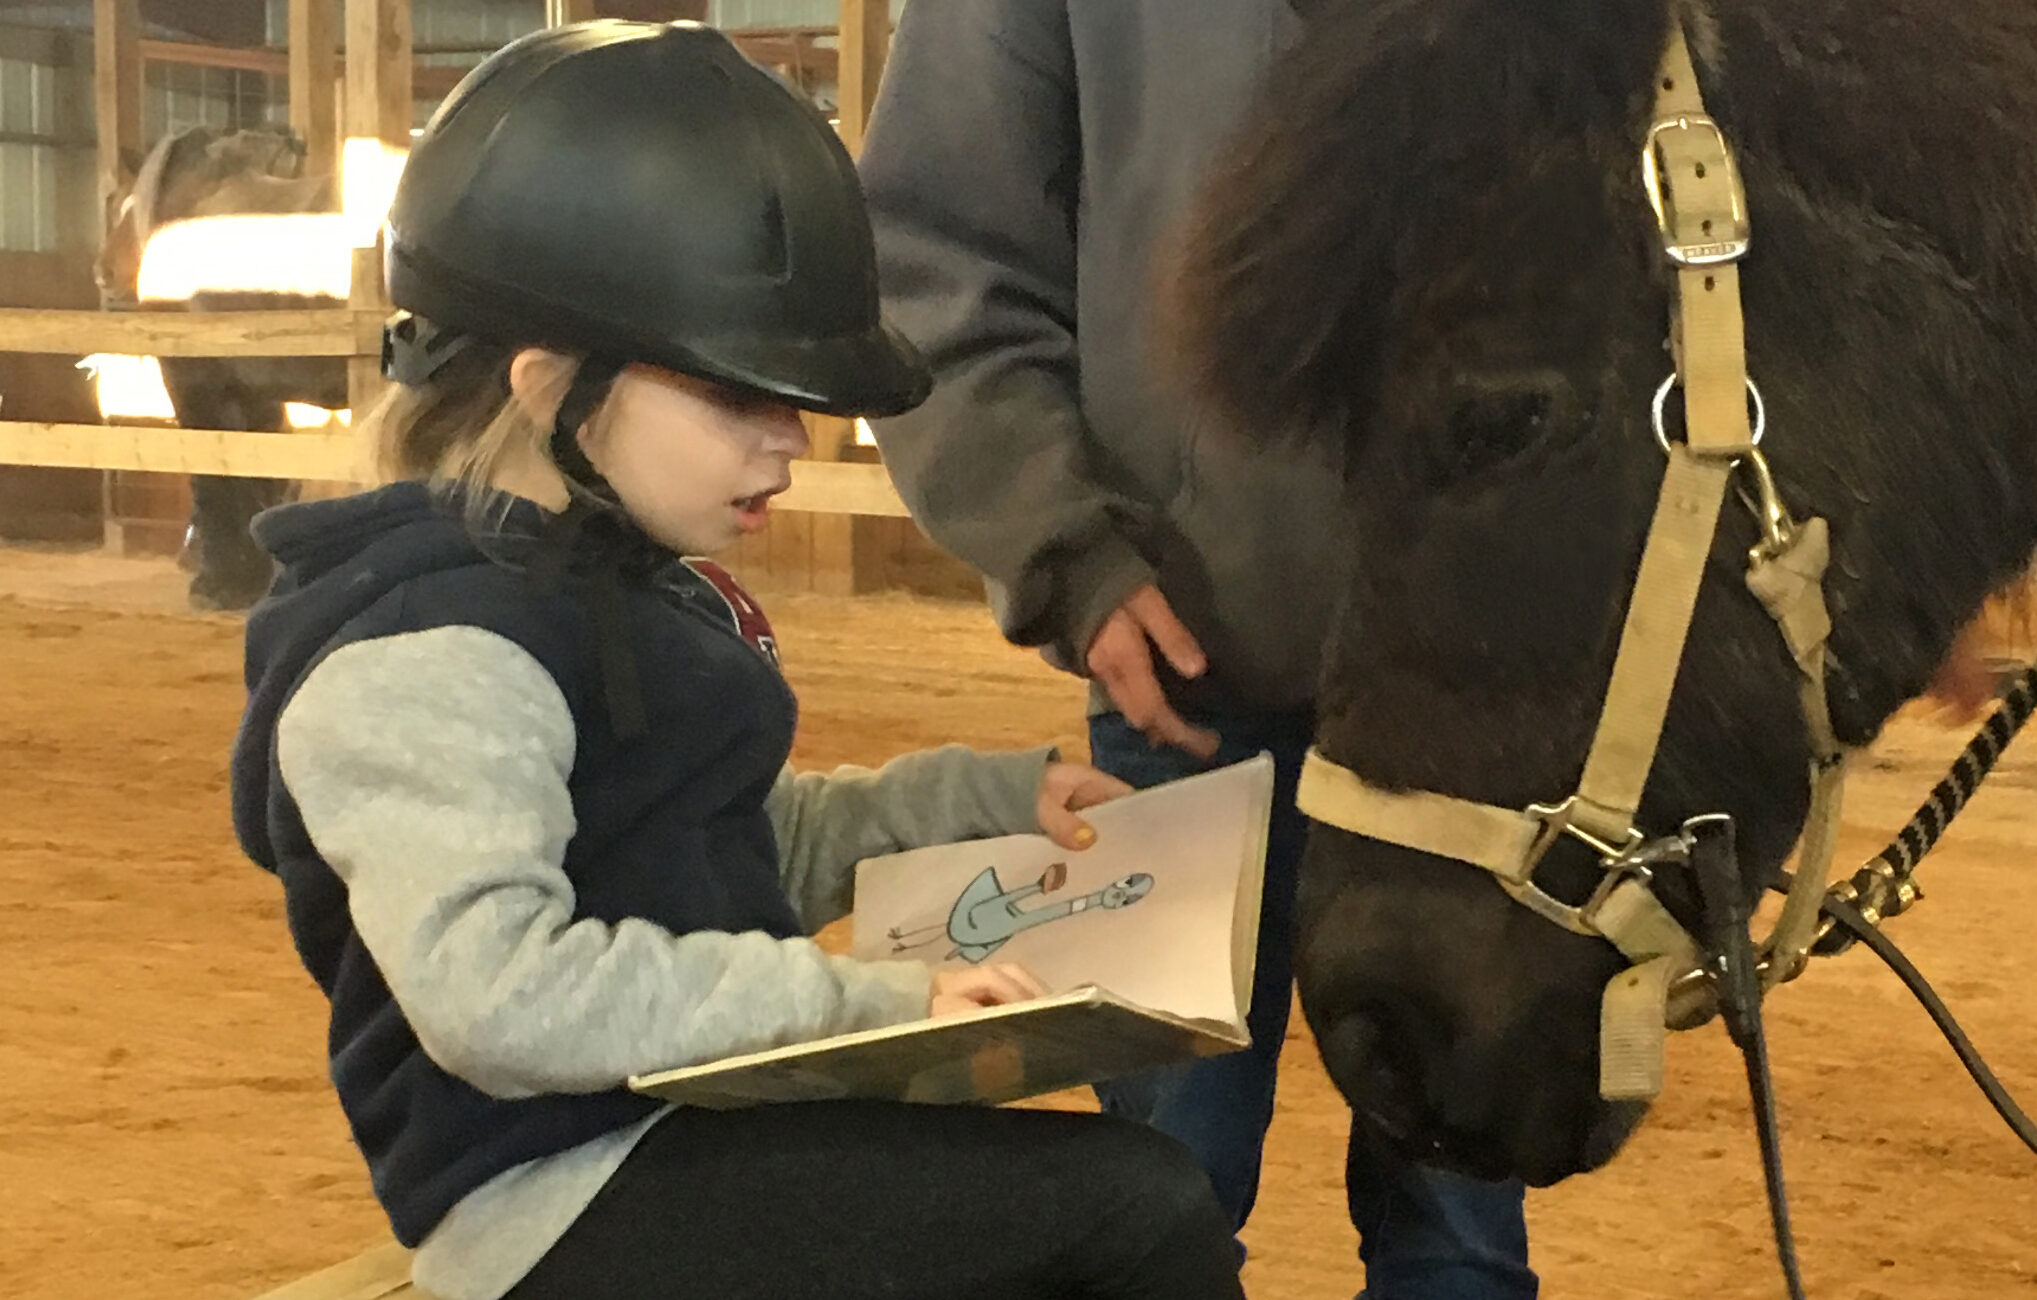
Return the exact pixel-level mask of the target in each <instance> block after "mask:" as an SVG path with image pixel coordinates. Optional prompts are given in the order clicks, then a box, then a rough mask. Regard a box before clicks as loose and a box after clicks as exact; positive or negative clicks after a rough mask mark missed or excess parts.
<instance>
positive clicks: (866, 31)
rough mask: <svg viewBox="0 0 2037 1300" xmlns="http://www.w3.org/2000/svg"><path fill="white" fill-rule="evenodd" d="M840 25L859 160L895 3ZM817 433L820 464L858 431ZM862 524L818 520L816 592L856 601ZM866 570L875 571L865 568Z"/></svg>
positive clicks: (852, 142) (844, 12)
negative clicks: (852, 598) (854, 597)
mask: <svg viewBox="0 0 2037 1300" xmlns="http://www.w3.org/2000/svg"><path fill="white" fill-rule="evenodd" d="M927 2H928V3H942V2H943V0H927ZM945 2H947V3H952V2H953V0H945ZM839 23H840V26H839V28H838V33H839V35H838V40H837V42H836V69H837V71H836V103H837V105H838V111H839V112H840V115H841V134H842V142H843V143H844V144H846V145H847V146H848V147H849V152H850V153H852V154H854V153H860V152H861V151H862V148H863V137H864V135H865V134H866V132H867V130H868V128H869V124H870V108H871V105H873V104H875V103H876V102H877V82H878V80H879V78H881V77H882V76H883V73H884V56H885V55H886V54H887V53H889V52H890V46H891V0H841V11H840V19H839ZM812 429H813V435H814V437H813V452H812V458H813V459H814V460H828V461H835V460H840V459H842V453H843V450H844V449H845V448H847V447H850V446H853V445H854V443H855V440H856V437H855V425H854V423H853V422H852V421H849V420H840V419H831V418H828V417H825V416H817V417H815V419H814V420H813V423H812ZM861 523H862V521H860V520H858V519H857V518H856V517H855V516H854V515H815V516H813V523H812V532H813V538H812V546H813V590H815V591H817V592H820V593H822V594H824V595H831V596H853V595H855V594H856V592H857V591H858V590H859V583H858V581H857V569H858V565H857V551H858V549H859V548H861V547H865V546H868V545H871V544H874V543H875V541H876V539H875V538H874V537H872V536H870V535H869V534H868V530H867V529H865V528H863V527H861V526H860V525H861ZM862 567H863V568H865V569H867V568H868V567H869V566H868V564H867V563H865V564H864V565H863V566H862Z"/></svg>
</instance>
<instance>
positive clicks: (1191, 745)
mask: <svg viewBox="0 0 2037 1300" xmlns="http://www.w3.org/2000/svg"><path fill="white" fill-rule="evenodd" d="M1156 646H1157V647H1158V648H1159V651H1160V653H1161V654H1163V655H1165V656H1167V662H1168V663H1169V664H1171V665H1172V666H1173V668H1174V671H1175V672H1177V673H1179V674H1180V675H1181V676H1183V677H1200V676H1201V675H1202V674H1203V672H1204V670H1205V669H1207V668H1208V667H1209V660H1208V659H1207V658H1206V657H1205V656H1204V655H1203V652H1202V647H1201V646H1200V645H1198V644H1197V643H1196V640H1195V636H1194V634H1193V633H1191V632H1190V631H1189V630H1188V629H1187V628H1186V627H1184V626H1183V625H1182V622H1181V620H1180V619H1178V618H1176V617H1175V616H1174V608H1173V606H1171V605H1169V604H1168V603H1167V597H1165V596H1163V595H1161V594H1160V589H1159V588H1158V587H1156V586H1154V585H1153V584H1151V583H1147V584H1146V585H1145V586H1143V587H1140V588H1139V589H1138V590H1137V591H1134V592H1133V593H1132V594H1131V595H1130V596H1128V597H1126V598H1125V603H1124V604H1122V605H1120V606H1118V607H1117V608H1116V609H1115V610H1113V611H1112V612H1111V616H1110V617H1109V618H1107V619H1105V620H1104V622H1103V626H1102V627H1100V628H1098V629H1097V632H1096V637H1095V639H1094V640H1092V641H1091V642H1090V643H1089V655H1088V664H1089V672H1090V675H1091V676H1093V677H1095V678H1096V680H1098V681H1100V682H1102V683H1103V688H1104V690H1105V691H1107V692H1108V693H1109V694H1110V700H1111V703H1112V704H1115V705H1116V706H1117V708H1118V711H1119V712H1120V713H1122V714H1124V715H1125V720H1126V721H1128V722H1130V723H1131V724H1132V725H1133V726H1135V727H1137V728H1138V729H1139V730H1140V731H1143V732H1144V733H1146V739H1147V740H1149V741H1151V742H1152V743H1153V744H1155V745H1174V746H1178V747H1179V748H1181V749H1185V750H1187V751H1188V752H1189V753H1191V754H1193V755H1195V756H1196V757H1197V758H1210V757H1213V756H1214V755H1215V754H1216V752H1217V735H1216V733H1215V732H1213V731H1208V730H1205V729H1204V728H1201V727H1194V726H1190V725H1189V724H1188V722H1187V720H1186V719H1184V718H1183V717H1182V716H1181V715H1180V714H1178V713H1176V712H1175V711H1174V708H1173V706H1172V705H1170V704H1168V703H1167V696H1166V694H1165V693H1164V692H1162V691H1161V689H1160V679H1159V678H1158V677H1157V676H1155V675H1154V672H1153V650H1154V647H1156Z"/></svg>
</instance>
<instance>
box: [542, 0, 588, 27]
mask: <svg viewBox="0 0 2037 1300" xmlns="http://www.w3.org/2000/svg"><path fill="white" fill-rule="evenodd" d="M600 16H601V14H600V5H599V4H598V3H597V0H545V26H547V27H563V26H565V25H566V24H567V23H584V22H587V21H588V20H590V19H593V18H599V17H600Z"/></svg>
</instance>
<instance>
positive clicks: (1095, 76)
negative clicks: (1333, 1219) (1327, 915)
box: [861, 0, 1535, 1300]
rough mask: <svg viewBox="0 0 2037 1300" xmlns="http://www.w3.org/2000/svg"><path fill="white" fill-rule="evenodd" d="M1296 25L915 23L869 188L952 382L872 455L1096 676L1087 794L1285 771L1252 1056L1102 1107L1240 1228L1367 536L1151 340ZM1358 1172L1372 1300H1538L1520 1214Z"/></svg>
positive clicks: (1482, 1187) (1032, 624)
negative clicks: (1252, 108) (1322, 748)
mask: <svg viewBox="0 0 2037 1300" xmlns="http://www.w3.org/2000/svg"><path fill="white" fill-rule="evenodd" d="M1306 7H1307V6H1306V5H1304V4H1299V3H1290V2H1289V0H1080V3H1078V2H1077V0H919V2H918V3H915V4H913V5H911V6H909V7H908V8H907V9H906V10H905V11H904V13H903V15H902V17H901V19H900V22H899V27H898V32H897V36H896V39H895V42H894V45H893V49H892V54H891V61H890V65H889V67H888V68H887V71H886V75H885V80H884V85H883V89H882V93H881V96H880V99H879V101H878V106H877V110H876V113H875V116H874V119H873V122H872V130H871V134H870V138H869V140H868V143H867V145H866V147H865V149H864V152H863V156H862V159H861V170H862V175H863V180H864V185H865V189H866V192H867V194H868V196H869V200H870V205H871V214H872V221H873V224H874V226H875V230H876V235H877V246H878V257H879V275H880V282H881V286H882V291H883V294H884V297H885V307H886V312H887V315H888V317H889V318H890V319H891V320H892V321H893V323H894V324H895V325H896V326H897V327H898V328H899V329H901V330H902V331H903V332H904V333H905V335H906V336H907V337H908V338H910V339H911V340H912V341H913V343H915V344H916V345H917V346H918V347H919V348H920V349H921V350H922V351H923V352H924V353H925V354H926V356H927V358H928V359H929V361H930V362H931V364H932V367H933V370H934V375H935V386H934V391H933V395H932V397H931V398H930V399H929V400H928V401H927V402H925V403H924V404H923V405H922V406H920V407H919V408H918V409H916V410H914V411H912V412H909V413H907V414H905V415H902V416H899V417H897V418H894V419H888V420H883V421H880V422H878V423H877V426H876V429H877V436H878V441H879V443H880V444H881V446H882V448H883V451H884V456H885V460H886V463H887V464H888V465H889V467H890V469H891V473H892V475H893V477H894V479H895V480H896V482H897V484H898V487H899V491H900V492H901V494H902V495H903V496H904V498H905V500H906V502H907V504H908V505H909V506H910V507H911V508H912V511H913V513H914V515H915V516H916V517H917V518H918V520H919V521H920V523H921V524H922V525H923V526H924V527H925V528H926V530H927V531H928V533H929V534H931V535H932V537H933V538H934V539H935V540H936V541H937V542H939V543H940V544H941V545H943V546H945V547H946V548H947V549H949V550H950V551H952V552H953V553H954V554H956V555H957V556H959V557H960V558H962V559H963V560H965V561H967V562H968V563H970V564H972V565H973V566H975V567H976V568H977V569H979V570H980V571H981V572H982V573H983V575H984V577H985V579H986V582H987V586H988V589H989V592H990V597H991V603H992V606H993V608H994V610H995V612H996V615H997V618H998V620H999V623H1000V625H1001V626H1002V628H1003V630H1004V632H1005V634H1006V636H1007V637H1009V638H1010V639H1011V640H1012V641H1014V642H1015V643H1017V644H1020V645H1026V646H1037V647H1040V648H1041V649H1042V651H1043V652H1044V653H1045V654H1046V655H1047V657H1048V658H1049V659H1050V660H1051V661H1053V662H1055V663H1056V664H1058V665H1060V666H1062V667H1065V668H1068V669H1070V670H1071V671H1076V672H1081V673H1084V674H1086V675H1087V676H1089V677H1090V678H1091V680H1092V689H1091V702H1092V707H1091V711H1092V717H1091V723H1090V742H1091V752H1092V756H1093V758H1094V760H1095V762H1096V763H1097V765H1098V766H1100V767H1103V768H1104V769H1105V770H1107V771H1111V772H1113V773H1114V774H1116V775H1118V776H1120V777H1122V778H1124V779H1126V780H1128V781H1130V782H1132V783H1133V784H1135V785H1152V784H1156V783H1158V782H1161V781H1165V780H1171V779H1175V778H1178V777H1181V776H1185V775H1187V774H1189V773H1191V772H1194V771H1196V770H1199V769H1201V768H1203V767H1205V766H1208V765H1210V764H1212V763H1221V762H1228V761H1234V760H1236V759H1240V758H1243V757H1246V756H1249V755H1250V754H1252V753H1254V752H1257V751H1259V750H1262V749H1263V750H1270V751H1271V752H1272V753H1273V755H1274V757H1275V760H1276V764H1277V771H1278V774H1279V779H1280V789H1279V791H1278V794H1277V802H1276V808H1277V809H1278V811H1277V812H1276V814H1275V819H1274V825H1273V828H1272V836H1271V841H1270V845H1269V851H1268V859H1267V868H1266V870H1267V879H1266V905H1265V908H1264V914H1263V915H1264V924H1263V927H1262V932H1261V934H1260V939H1259V953H1258V962H1259V965H1258V971H1257V980H1256V988H1255V992H1254V999H1253V1008H1252V1015H1251V1026H1252V1031H1253V1040H1254V1047H1253V1049H1252V1050H1251V1051H1248V1052H1243V1053H1238V1054H1236V1055H1233V1056H1228V1057H1219V1058H1216V1059H1213V1060H1210V1061H1206V1062H1200V1063H1197V1064H1195V1065H1192V1066H1187V1067H1181V1068H1177V1069H1173V1070H1169V1071H1165V1072H1162V1073H1159V1074H1155V1075H1151V1076H1145V1077H1141V1078H1137V1079H1131V1080H1124V1081H1120V1082H1118V1083H1114V1084H1110V1085H1107V1086H1105V1087H1103V1088H1100V1089H1099V1090H1098V1091H1099V1094H1100V1096H1101V1098H1102V1100H1103V1104H1104V1106H1105V1109H1107V1110H1110V1111H1113V1112H1115V1113H1120V1114H1127V1115H1131V1116H1133V1117H1136V1118H1139V1119H1141V1120H1144V1121H1146V1122H1148V1123H1152V1124H1154V1125H1156V1126H1158V1127H1160V1128H1161V1129H1163V1130H1164V1131H1166V1132H1169V1133H1171V1134H1173V1135H1174V1136H1176V1137H1178V1138H1180V1139H1181V1140H1182V1141H1183V1142H1185V1143H1186V1144H1187V1145H1188V1146H1189V1147H1190V1148H1191V1149H1192V1150H1194V1151H1195V1152H1196V1154H1197V1155H1198V1157H1199V1158H1200V1159H1201V1160H1202V1162H1203V1165H1204V1167H1205V1168H1206V1169H1207V1170H1208V1171H1209V1173H1210V1176H1211V1179H1212V1181H1213V1183H1214V1184H1215V1186H1216V1188H1217V1192H1218V1195H1219V1197H1220V1198H1221V1199H1222V1200H1223V1201H1224V1203H1225V1207H1226V1208H1227V1209H1228V1210H1229V1211H1230V1212H1231V1213H1232V1215H1233V1218H1234V1220H1235V1221H1236V1222H1237V1223H1238V1224H1239V1225H1241V1226H1242V1224H1243V1223H1244V1221H1245V1218H1246V1216H1247V1214H1249V1212H1250V1209H1251V1205H1252V1201H1253V1198H1254V1196H1255V1194H1256V1191H1257V1186H1258V1177H1259V1160H1260V1146H1261V1143H1262V1141H1263V1138H1264V1134H1265V1129H1266V1125H1267V1123H1268V1122H1269V1121H1270V1119H1271V1116H1272V1110H1273V1090H1274V1079H1275V1073H1276V1063H1277V1058H1278V1054H1279V1050H1280V1045H1281V1042H1282V1039H1283V1038H1284V1036H1285V1030H1286V1022H1287V1015H1288V1008H1289V1005H1290V997H1291V994H1290V989H1291V983H1292V944H1293V927H1294V895H1295V888H1296V885H1295V876H1296V868H1297V864H1298V862H1299V859H1300V855H1301V847H1302V844H1303V840H1304V830H1305V827H1304V822H1303V821H1302V819H1301V817H1300V815H1299V814H1298V813H1297V812H1296V811H1295V810H1294V808H1293V799H1292V794H1293V783H1294V780H1295V777H1296V773H1297V771H1298V769H1299V765H1300V761H1301V756H1302V753H1303V752H1304V750H1305V749H1306V747H1307V744H1308V742H1309V739H1310V736H1311V735H1312V733H1313V730H1314V718H1313V711H1312V707H1311V705H1312V701H1313V699H1314V695H1315V685H1316V676H1317V671H1318V663H1319V657H1320V647H1321V645H1322V642H1323V639H1324V635H1325V632H1326V630H1327V626H1328V620H1329V616H1330V613H1331V609H1332V605H1333V602H1334V600H1335V595H1336V593H1337V592H1339V591H1340V590H1341V589H1342V588H1343V585H1344V583H1345V580H1346V575H1347V574H1348V572H1349V569H1348V565H1349V564H1350V562H1351V558H1352V557H1351V556H1350V555H1349V553H1348V548H1347V546H1346V545H1345V544H1344V542H1343V539H1344V538H1346V537H1348V536H1350V535H1351V532H1350V530H1349V529H1348V528H1346V527H1345V526H1344V517H1343V511H1344V506H1343V501H1342V492H1341V482H1342V477H1343V472H1344V467H1343V466H1342V465H1341V464H1339V463H1337V462H1336V461H1334V460H1332V459H1328V458H1327V457H1328V456H1330V455H1331V454H1332V453H1329V452H1326V451H1321V450H1309V449H1305V448H1295V449H1291V450H1285V451H1282V452H1281V453H1279V454H1278V455H1270V454H1263V453H1258V452H1255V451H1253V450H1251V449H1249V448H1246V447H1244V446H1242V445H1241V444H1240V440H1237V439H1232V438H1227V437H1225V436H1224V434H1225V430H1224V429H1223V428H1222V427H1221V426H1220V424H1219V421H1218V417H1217V416H1216V415H1215V414H1214V413H1213V412H1211V411H1209V410H1207V409H1204V408H1201V407H1198V406H1197V405H1195V404H1193V403H1192V402H1191V401H1189V400H1188V398H1187V397H1186V395H1185V394H1184V393H1183V392H1181V391H1180V390H1179V388H1178V386H1175V385H1170V384H1169V383H1167V382H1166V381H1165V379H1164V378H1163V377H1162V376H1161V375H1160V374H1159V373H1158V372H1157V367H1156V365H1155V358H1154V356H1153V352H1154V347H1153V342H1154V335H1155V331H1156V329H1157V328H1159V327H1160V325H1161V324H1162V322H1159V321H1158V320H1157V319H1156V317H1157V313H1156V311H1155V305H1156V300H1157V297H1158V295H1157V294H1156V289H1157V287H1158V284H1159V277H1160V276H1161V275H1162V274H1163V273H1164V253H1165V250H1166V247H1167V241H1168V239H1169V237H1170V235H1171V233H1172V227H1173V226H1174V224H1175V223H1176V222H1177V221H1178V220H1179V219H1180V217H1181V216H1182V213H1183V210H1184V209H1185V207H1186V205H1187V203H1188V201H1189V199H1190V198H1191V197H1192V195H1193V194H1194V192H1195V190H1196V188H1197V187H1198V186H1199V185H1200V184H1201V183H1202V181H1203V178H1204V176H1205V173H1206V172H1207V170H1208V168H1209V164H1210V163H1211V162H1212V161H1213V160H1214V159H1215V158H1216V157H1217V156H1218V155H1219V153H1220V151H1221V150H1222V149H1223V148H1224V147H1225V140H1226V138H1227V136H1228V134H1229V132H1230V131H1231V129H1232V126H1233V123H1234V121H1235V120H1236V119H1237V118H1238V117H1239V115H1240V114H1241V112H1242V110H1243V108H1244V106H1245V104H1246V103H1247V101H1248V100H1249V98H1250V97H1251V96H1252V95H1253V94H1254V93H1255V91H1256V90H1257V88H1258V86H1259V83H1260V81H1261V78H1262V76H1263V74H1264V72H1265V69H1266V67H1267V65H1268V63H1269V61H1270V58H1271V56H1272V54H1273V53H1274V52H1275V51H1276V50H1278V49H1280V48H1281V47H1283V46H1284V45H1285V44H1286V43H1288V42H1290V41H1292V40H1294V39H1296V38H1297V37H1298V36H1300V35H1301V33H1302V30H1303V26H1304V22H1305V16H1304V14H1303V13H1301V12H1298V10H1299V9H1305V8H1306ZM1311 441H1312V442H1313V443H1316V444H1320V445H1321V446H1325V447H1326V446H1328V443H1329V440H1311ZM1346 1173H1347V1186H1348V1188H1349V1192H1350V1208H1351V1214H1352V1221H1353V1223H1354V1224H1356V1225H1357V1227H1358V1229H1359V1233H1360V1238H1361V1253H1362V1255H1363V1256H1364V1258H1365V1262H1366V1274H1367V1278H1368V1281H1369V1284H1370V1286H1371V1288H1372V1290H1371V1294H1373V1295H1375V1296H1388V1295H1390V1296H1393V1297H1397V1298H1398V1297H1413V1298H1416V1300H1426V1298H1428V1297H1452V1298H1462V1297H1473V1296H1476V1297H1484V1296H1495V1297H1517V1296H1530V1295H1533V1294H1534V1292H1535V1278H1534V1275H1533V1274H1532V1273H1531V1272H1529V1271H1528V1268H1527V1264H1526V1257H1527V1238H1526V1230H1525V1228H1524V1226H1523V1223H1522V1216H1521V1197H1522V1189H1521V1187H1520V1186H1519V1184H1506V1185H1497V1186H1494V1185H1486V1184H1479V1183H1473V1182H1469V1181H1467V1180H1463V1179H1460V1178H1457V1177H1455V1176H1452V1175H1447V1174H1443V1173H1440V1172H1436V1171H1430V1170H1426V1169H1421V1168H1418V1167H1414V1166H1410V1165H1407V1164H1404V1163H1402V1162H1401V1161H1399V1160H1398V1159H1396V1158H1395V1157H1393V1156H1391V1155H1388V1154H1386V1153H1384V1152H1381V1151H1377V1150H1374V1149H1372V1147H1371V1146H1370V1145H1369V1144H1367V1143H1366V1142H1365V1141H1364V1139H1363V1137H1362V1134H1361V1135H1360V1136H1358V1137H1356V1138H1354V1141H1353V1145H1352V1146H1351V1148H1350V1152H1349V1158H1348V1160H1347V1165H1346Z"/></svg>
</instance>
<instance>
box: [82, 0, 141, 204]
mask: <svg viewBox="0 0 2037 1300" xmlns="http://www.w3.org/2000/svg"><path fill="white" fill-rule="evenodd" d="M92 92H93V104H94V107H95V108H96V110H97V114H98V126H99V205H100V208H101V210H102V212H103V210H104V209H105V206H106V203H107V201H108V200H109V199H111V198H112V197H113V195H114V194H116V193H117V192H119V190H120V187H121V185H122V184H123V183H124V181H125V179H126V175H125V172H126V169H125V167H124V166H123V163H122V159H123V156H125V157H126V158H128V159H139V158H140V157H141V152H142V138H141V5H140V0H92ZM107 215H111V214H107Z"/></svg>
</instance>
